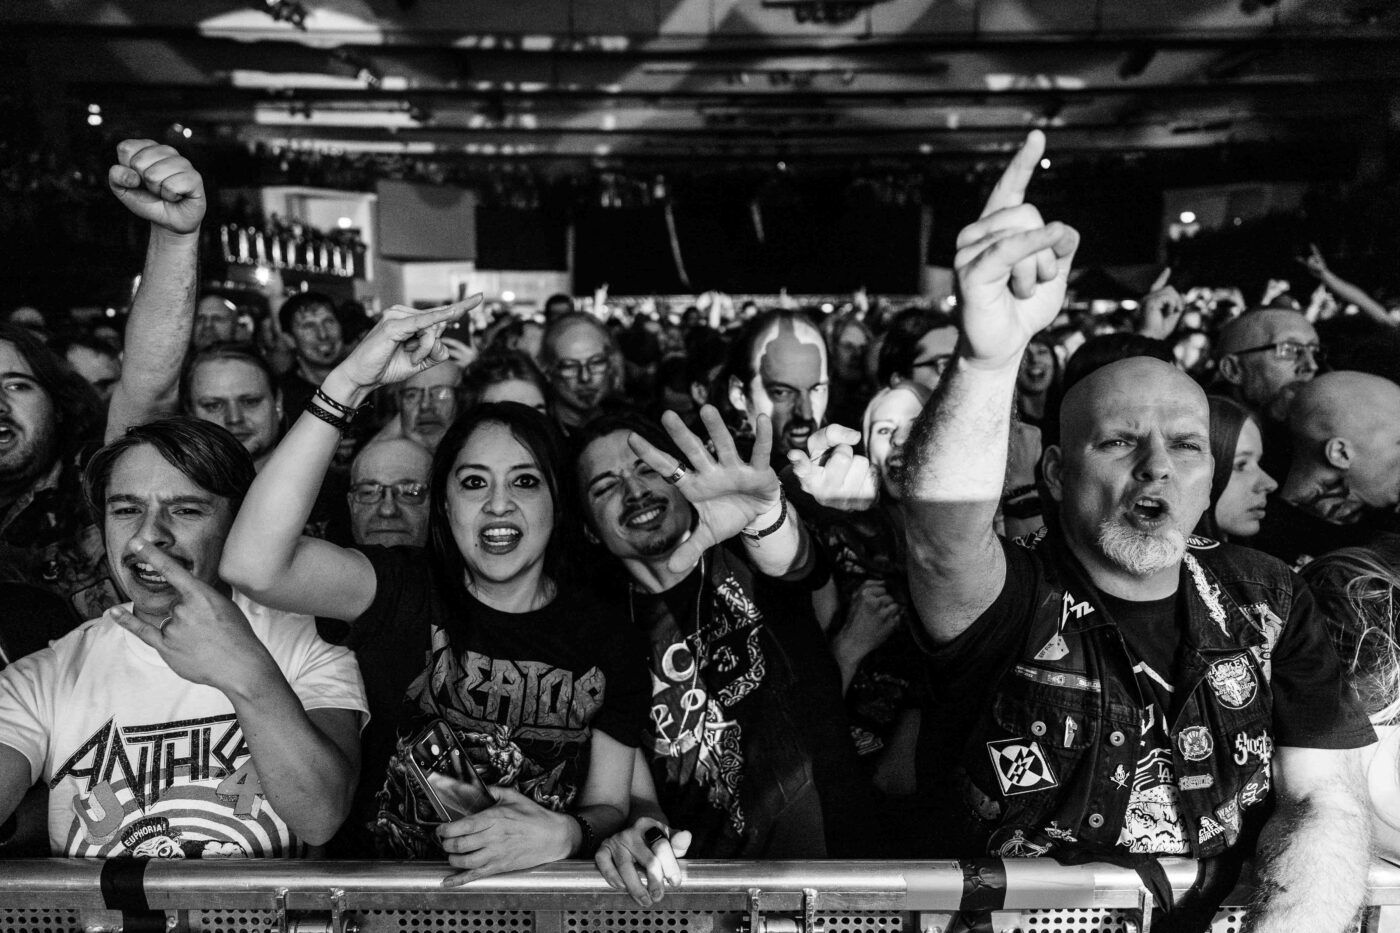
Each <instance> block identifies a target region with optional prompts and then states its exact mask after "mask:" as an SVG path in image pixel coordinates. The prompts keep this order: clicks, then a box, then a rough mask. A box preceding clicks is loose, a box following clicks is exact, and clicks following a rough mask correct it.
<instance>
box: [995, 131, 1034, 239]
mask: <svg viewBox="0 0 1400 933" xmlns="http://www.w3.org/2000/svg"><path fill="white" fill-rule="evenodd" d="M1044 154H1045V134H1044V133H1042V132H1041V131H1040V130H1031V131H1030V133H1029V134H1027V136H1026V141H1025V143H1024V144H1022V146H1021V149H1020V151H1018V152H1017V153H1016V154H1015V155H1014V156H1012V157H1011V161H1010V162H1008V163H1007V165H1006V169H1005V170H1004V171H1003V172H1002V173H1001V178H999V179H998V180H997V184H996V187H995V188H993V189H992V193H991V195H990V196H989V197H988V198H987V206H986V207H984V208H982V216H983V217H987V216H989V215H991V214H995V213H996V212H997V211H999V210H1001V209H1002V208H1006V207H1015V206H1017V205H1018V204H1023V203H1025V200H1026V188H1027V187H1029V186H1030V183H1031V176H1033V175H1034V174H1035V167H1036V165H1038V164H1039V163H1040V157H1041V156H1042V155H1044Z"/></svg>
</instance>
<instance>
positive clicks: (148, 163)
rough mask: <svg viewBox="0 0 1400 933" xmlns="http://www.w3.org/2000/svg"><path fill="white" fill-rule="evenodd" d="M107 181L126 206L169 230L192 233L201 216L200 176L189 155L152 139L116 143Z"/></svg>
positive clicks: (202, 218)
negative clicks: (185, 155) (114, 156)
mask: <svg viewBox="0 0 1400 933" xmlns="http://www.w3.org/2000/svg"><path fill="white" fill-rule="evenodd" d="M107 185H108V187H110V188H111V189H112V193H113V194H114V195H116V196H117V200H118V201H121V202H122V204H124V205H126V209H127V210H129V211H131V212H132V213H133V214H135V215H136V216H137V217H140V218H141V219H143V220H148V221H150V222H151V223H152V224H154V225H155V226H157V227H160V228H162V229H165V230H168V231H169V232H171V233H176V234H191V233H195V232H197V231H198V230H199V225H200V223H201V222H202V221H203V220H204V212H205V208H206V202H205V197H204V179H203V177H201V176H200V174H199V172H197V171H195V168H194V166H193V165H191V164H190V160H189V159H186V158H185V157H184V156H182V155H180V153H178V152H176V151H175V150H174V149H173V148H171V147H170V146H162V145H160V144H159V143H157V142H155V141H154V140H150V139H128V140H124V141H123V142H121V143H119V144H118V145H117V164H116V165H113V166H112V167H111V168H109V169H108V170H107Z"/></svg>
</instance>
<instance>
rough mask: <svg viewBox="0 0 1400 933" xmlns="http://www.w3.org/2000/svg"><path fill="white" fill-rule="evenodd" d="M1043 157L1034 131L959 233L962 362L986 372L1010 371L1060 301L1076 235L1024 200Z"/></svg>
mask: <svg viewBox="0 0 1400 933" xmlns="http://www.w3.org/2000/svg"><path fill="white" fill-rule="evenodd" d="M1044 152H1045V134H1044V133H1042V132H1040V131H1039V130H1032V131H1031V133H1030V135H1029V136H1027V137H1026V142H1025V145H1023V146H1022V147H1021V149H1020V151H1019V152H1017V153H1016V155H1015V156H1014V157H1013V158H1012V160H1011V162H1010V164H1008V165H1007V166H1006V171H1004V172H1003V173H1002V176H1001V180H1000V181H998V182H997V184H996V187H995V188H993V189H992V194H991V196H990V197H989V198H988V199H987V204H986V207H984V208H983V209H982V216H981V217H980V218H978V219H977V220H976V221H975V222H974V223H971V224H969V225H968V226H966V227H964V228H963V229H962V232H960V233H959V234H958V240H957V248H958V251H957V254H956V257H955V258H954V266H955V267H956V270H957V275H958V284H959V287H960V290H961V292H962V296H963V300H962V322H961V323H962V330H963V337H964V344H965V346H966V351H965V356H966V359H967V360H968V361H969V362H970V363H972V364H974V365H977V366H980V367H983V368H1001V367H1014V366H1018V365H1019V364H1020V360H1021V354H1022V352H1023V351H1024V349H1025V347H1026V344H1027V343H1029V342H1030V338H1031V336H1032V335H1034V334H1035V333H1036V332H1037V331H1040V330H1042V329H1044V328H1045V327H1046V326H1047V325H1049V324H1050V322H1051V321H1053V320H1054V319H1055V316H1056V315H1057V314H1059V313H1060V308H1061V307H1062V306H1063V304H1064V300H1065V288H1066V286H1067V285H1068V284H1069V270H1070V265H1071V263H1072V262H1073V260H1074V253H1075V250H1077V249H1078V248H1079V234H1078V232H1077V231H1075V229H1074V228H1073V227H1070V226H1068V225H1066V224H1063V223H1059V222H1052V223H1048V224H1047V223H1045V222H1044V221H1043V220H1042V219H1041V216H1040V212H1039V211H1038V210H1036V209H1035V207H1034V206H1032V205H1030V204H1027V203H1026V188H1027V186H1028V185H1029V184H1030V181H1031V177H1032V176H1033V175H1034V174H1035V167H1036V164H1037V163H1039V162H1040V157H1041V155H1042V154H1043V153H1044Z"/></svg>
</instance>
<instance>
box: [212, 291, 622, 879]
mask: <svg viewBox="0 0 1400 933" xmlns="http://www.w3.org/2000/svg"><path fill="white" fill-rule="evenodd" d="M469 304H470V303H469V302H464V303H461V304H457V305H452V306H448V307H447V308H438V309H433V310H431V311H412V310H410V309H407V308H398V307H396V308H392V309H390V310H389V311H386V312H385V313H384V315H383V317H382V318H381V320H380V321H379V323H378V324H377V325H376V326H375V327H374V329H373V330H371V331H370V333H369V334H367V335H366V337H365V339H364V340H363V341H362V342H361V343H360V344H359V345H358V346H357V347H356V348H355V349H354V350H353V351H352V352H351V354H350V355H349V356H348V357H347V358H346V360H345V361H344V362H343V363H341V364H340V365H339V366H337V367H336V369H335V370H333V371H332V372H331V374H330V375H329V376H328V377H327V378H326V381H325V383H324V384H323V385H322V386H321V388H320V390H319V391H318V392H317V395H316V396H315V397H314V398H313V400H312V402H311V403H310V404H309V405H308V408H307V414H304V415H303V416H302V417H301V419H300V420H299V421H298V422H297V424H296V425H295V426H294V427H293V428H292V430H291V431H290V432H288V434H287V436H286V438H284V440H283V441H282V443H281V445H279V446H278V448H277V451H276V453H275V454H274V455H273V457H272V459H271V460H270V461H269V462H268V464H267V466H266V467H265V468H264V470H263V472H262V474H261V475H260V476H259V478H258V481H257V482H256V483H255V484H254V486H253V488H252V490H251V491H250V493H249V495H248V498H247V500H246V502H245V504H244V507H243V509H242V511H241V512H240V514H239V516H238V520H237V522H236V523H235V525H234V528H233V531H232V532H231V534H230V536H229V542H228V546H227V548H226V549H225V562H224V573H225V575H226V579H228V580H230V581H232V582H235V585H237V586H238V587H239V589H240V590H242V591H244V592H247V593H249V594H252V595H254V596H255V597H256V598H257V599H259V600H260V601H262V602H264V603H266V604H268V605H273V606H281V607H286V608H289V609H293V608H294V609H295V611H299V612H307V613H312V614H315V615H317V616H319V617H322V618H327V619H333V620H341V621H342V622H344V623H348V632H347V631H346V630H344V629H343V628H342V631H341V632H340V637H342V638H343V640H344V642H345V643H346V644H347V645H349V646H350V647H352V648H354V649H355V651H356V654H357V656H358V657H359V659H360V663H361V668H362V670H363V671H364V674H365V678H366V683H367V691H368V693H369V698H370V708H371V713H372V714H373V716H375V717H378V718H379V719H380V720H381V722H380V724H379V726H378V728H377V730H376V731H374V732H373V733H372V734H369V735H367V736H366V738H365V746H366V747H365V754H364V768H363V769H362V776H361V781H362V785H363V786H362V788H361V791H360V794H359V797H358V800H357V804H358V806H357V807H356V810H355V811H354V812H353V813H352V821H353V820H354V819H355V818H356V816H357V815H358V816H359V818H360V820H361V821H365V820H367V819H369V818H370V817H371V815H372V831H373V836H374V842H375V848H376V849H377V851H378V852H379V854H381V855H385V856H392V857H416V858H433V857H438V858H440V857H442V855H443V854H444V853H445V854H446V855H447V856H448V860H449V861H450V862H451V864H452V865H453V866H455V867H457V868H459V869H463V871H462V872H461V873H459V874H458V875H455V876H454V877H453V879H451V880H452V883H463V882H466V881H470V880H472V879H474V878H480V877H484V876H486V875H490V874H495V873H497V872H501V871H509V870H513V869H519V868H528V867H531V866H534V865H539V864H542V863H544V862H549V861H554V860H556V859H561V858H568V857H570V856H574V855H581V856H591V855H592V851H591V850H592V849H593V848H596V841H597V840H598V839H601V838H604V837H606V836H608V835H611V834H612V833H613V832H614V831H616V830H617V829H618V828H620V827H621V826H622V823H623V818H624V815H625V814H626V813H627V810H628V790H629V787H630V781H631V773H632V761H633V757H634V750H635V748H636V745H637V741H638V734H639V730H640V728H641V727H642V725H643V724H644V717H645V715H646V699H647V695H646V679H645V676H646V675H645V669H644V667H643V666H642V662H643V659H644V658H645V655H644V654H643V653H642V648H641V646H640V644H639V643H634V642H633V641H631V640H629V639H631V638H635V636H633V635H629V633H628V631H627V627H626V626H625V625H620V624H618V620H617V618H616V617H615V616H614V614H613V613H612V612H611V611H610V608H609V607H608V606H606V605H604V604H602V603H600V602H598V601H596V600H594V599H591V598H590V597H589V595H588V593H587V592H585V591H584V590H581V589H579V588H578V587H575V586H574V585H573V584H572V582H571V580H570V577H569V575H568V574H567V573H566V571H565V567H564V561H565V555H566V554H567V553H568V552H569V547H568V543H569V541H570V539H571V533H570V527H569V526H570V522H571V520H572V518H573V517H574V516H576V515H577V509H576V508H573V507H572V503H571V498H570V496H571V493H570V490H571V488H572V486H571V484H568V483H563V482H561V481H560V469H561V465H562V463H563V440H562V438H561V436H560V435H559V432H558V430H557V429H556V428H555V427H554V426H553V424H551V423H550V422H549V420H548V419H547V418H546V417H545V416H544V415H542V414H540V413H538V412H536V411H534V410H533V409H530V408H527V407H526V406H524V405H519V404H516V403H509V402H506V403H496V404H484V405H480V406H477V407H476V408H474V409H473V410H472V411H470V412H468V413H467V414H465V415H464V416H463V417H462V418H460V419H459V420H458V421H456V422H455V423H454V424H453V425H452V427H451V428H450V429H449V430H448V432H447V433H446V434H445V435H444V437H443V440H442V442H441V444H440V445H439V447H438V450H437V453H436V455H435V457H434V461H433V468H432V473H431V478H430V483H429V495H430V497H431V500H430V501H431V505H430V516H429V543H428V546H427V548H426V552H425V549H419V548H411V547H398V548H364V549H362V550H356V549H347V548H339V547H336V546H334V545H330V544H328V543H326V542H323V541H316V540H314V539H309V538H302V537H300V535H299V530H300V528H301V524H302V522H304V521H305V517H306V511H307V509H308V508H309V507H310V503H311V500H312V499H313V498H314V496H315V490H316V487H317V486H318V485H319V483H320V481H321V477H322V475H323V474H324V471H325V468H326V465H327V464H328V463H329V461H330V457H331V455H332V453H333V452H334V449H335V444H336V441H337V438H338V434H339V430H338V429H343V427H344V422H345V421H346V420H347V418H346V415H347V414H348V413H350V412H353V411H354V410H355V409H356V408H357V407H358V406H359V405H360V404H362V403H363V401H364V400H365V399H366V398H367V397H368V395H369V393H370V392H371V391H373V390H374V389H375V388H378V387H380V386H383V385H389V384H392V383H395V382H398V381H401V380H402V379H404V378H407V377H408V376H411V375H413V374H415V373H418V372H422V371H424V370H426V369H428V368H430V367H432V366H433V365H436V363H437V362H439V361H440V360H442V359H445V358H446V349H445V348H444V347H442V345H441V343H440V341H439V338H440V337H441V334H442V329H443V325H444V324H446V323H447V322H448V321H450V320H452V319H454V318H456V317H459V316H460V315H461V314H462V313H464V312H465V311H466V310H468V307H469ZM378 491H379V494H380V495H398V494H399V491H398V489H397V488H396V487H383V488H380V489H379V490H378ZM425 656H426V658H427V665H426V667H425V666H424V663H423V659H424V657H425ZM433 729H438V730H443V729H445V730H447V734H446V736H445V737H446V738H447V739H448V740H449V741H448V742H447V744H452V742H453V741H455V742H456V743H460V745H461V746H462V747H463V749H464V751H465V755H466V758H467V759H469V760H470V762H471V764H472V765H473V766H474V767H475V769H476V770H477V771H478V772H480V774H481V777H482V779H483V780H484V781H485V782H486V783H488V784H492V785H494V786H493V787H492V788H491V790H492V793H493V794H494V796H495V798H496V801H497V802H496V803H495V805H494V806H491V807H489V808H487V809H485V810H483V811H482V812H480V813H475V814H472V815H467V816H461V817H459V818H456V819H448V820H447V821H444V820H443V819H442V814H441V813H434V812H433V810H434V800H433V797H434V792H433V790H432V789H430V788H429V787H425V786H424V785H425V784H429V785H433V786H436V785H437V784H440V783H442V782H441V780H440V779H435V780H434V781H427V780H424V775H423V774H421V773H420V772H421V770H422V769H421V768H419V769H418V770H417V771H416V770H415V762H416V759H415V758H414V755H413V751H414V749H415V748H419V747H423V743H421V742H419V741H418V740H419V739H420V738H421V737H423V736H424V735H425V734H432V735H437V736H438V737H439V738H435V739H433V740H432V741H431V742H428V743H427V744H428V745H431V746H433V747H434V748H437V747H438V746H440V745H443V744H444V743H443V742H442V741H441V738H442V737H443V736H444V733H442V732H437V733H432V731H431V730H433ZM425 741H426V740H425ZM456 764H457V766H458V768H457V771H458V774H459V775H460V776H462V777H470V775H469V774H467V773H466V768H465V763H464V762H460V761H457V762H456ZM462 783H463V782H460V781H454V780H450V779H449V780H448V781H447V782H446V783H445V784H443V787H445V790H446V791H447V792H448V793H449V794H451V793H464V792H465V791H466V788H465V787H463V786H462ZM468 783H469V782H468ZM376 791H377V796H376V797H375V798H374V801H373V804H372V805H371V803H370V801H369V795H370V794H372V793H374V792H376ZM351 828H352V829H354V828H355V827H351ZM360 846H361V847H362V846H363V841H362V840H361V842H360ZM350 847H351V848H352V850H353V848H354V847H355V846H354V844H353V843H352V844H351V846H350ZM355 854H363V851H362V849H361V851H360V852H357V853H355Z"/></svg>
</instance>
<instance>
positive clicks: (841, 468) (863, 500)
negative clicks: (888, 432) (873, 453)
mask: <svg viewBox="0 0 1400 933" xmlns="http://www.w3.org/2000/svg"><path fill="white" fill-rule="evenodd" d="M859 443H860V432H859V431H857V430H856V429H855V428H848V427H845V426H843V425H839V424H829V425H827V426H826V427H824V428H822V429H821V430H820V431H818V432H817V433H815V434H813V435H812V436H811V437H810V438H808V439H807V452H806V453H805V454H804V453H803V452H802V451H800V450H790V451H788V461H789V462H790V463H791V464H792V473H793V475H794V476H796V477H797V481H798V482H799V483H800V484H801V485H802V489H803V491H805V492H806V493H807V494H808V495H809V496H811V497H812V498H813V499H815V500H816V501H817V504H819V505H822V506H825V507H827V508H830V509H841V510H843V511H847V512H859V511H863V510H865V509H868V508H870V507H871V506H873V505H874V504H875V500H876V499H877V498H878V497H879V494H880V481H879V478H878V477H877V475H876V472H875V467H874V466H872V465H871V463H870V458H869V457H866V456H863V455H860V454H857V453H856V451H855V448H856V445H857V444H859Z"/></svg>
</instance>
